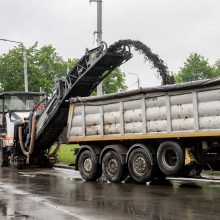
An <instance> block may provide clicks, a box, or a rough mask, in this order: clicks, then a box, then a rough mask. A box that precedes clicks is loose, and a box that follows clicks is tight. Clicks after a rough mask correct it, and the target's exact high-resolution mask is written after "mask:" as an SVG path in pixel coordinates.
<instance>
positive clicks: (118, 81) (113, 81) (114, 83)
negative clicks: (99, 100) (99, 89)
mask: <svg viewBox="0 0 220 220" xmlns="http://www.w3.org/2000/svg"><path fill="white" fill-rule="evenodd" d="M126 89H127V86H126V84H125V74H124V73H123V72H122V71H121V69H120V68H116V69H115V70H114V71H113V72H112V73H110V75H108V76H107V77H106V78H105V79H104V81H103V93H104V94H109V93H113V92H121V91H125V90H126Z"/></svg>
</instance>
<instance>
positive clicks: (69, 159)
mask: <svg viewBox="0 0 220 220" xmlns="http://www.w3.org/2000/svg"><path fill="white" fill-rule="evenodd" d="M54 148H55V146H53V148H52V149H54ZM76 148H79V145H78V144H62V145H61V147H60V149H59V151H58V153H57V154H58V160H59V163H63V164H74V163H75V161H76V155H74V149H76Z"/></svg>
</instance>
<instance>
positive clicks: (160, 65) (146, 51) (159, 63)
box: [108, 39, 174, 85]
mask: <svg viewBox="0 0 220 220" xmlns="http://www.w3.org/2000/svg"><path fill="white" fill-rule="evenodd" d="M126 46H128V47H133V48H134V50H135V51H137V52H139V53H140V54H143V55H144V60H145V61H150V63H151V64H152V65H153V67H154V68H155V69H156V70H157V72H158V73H159V75H160V77H161V78H162V84H163V85H167V84H174V77H173V75H170V74H169V71H168V67H167V65H166V64H165V63H164V61H163V60H162V59H161V58H160V57H159V55H158V54H156V53H153V52H152V51H151V48H150V47H148V46H147V45H145V44H144V43H142V42H141V41H138V40H130V39H127V40H119V41H117V42H115V43H114V44H112V45H110V47H109V49H108V50H109V52H113V51H117V50H119V49H121V48H123V47H126Z"/></svg>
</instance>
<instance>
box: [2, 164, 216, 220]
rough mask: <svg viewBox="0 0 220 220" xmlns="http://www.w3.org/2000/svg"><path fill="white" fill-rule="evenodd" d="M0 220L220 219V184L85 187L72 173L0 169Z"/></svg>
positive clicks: (51, 170)
mask: <svg viewBox="0 0 220 220" xmlns="http://www.w3.org/2000/svg"><path fill="white" fill-rule="evenodd" d="M0 219H49V220H52V219H53V220H56V219H57V220H62V219H91V220H93V219H94V220H95V219H97V220H99V219H106V220H109V219H112V220H113V219H114V220H117V219H118V220H119V219H120V220H121V219H123V220H125V219H126V220H127V219H135V220H136V219H200V220H201V219H220V182H215V183H206V182H202V183H200V182H198V181H197V182H196V184H195V183H194V182H189V181H177V180H176V181H172V184H170V183H169V182H164V183H160V184H156V183H154V184H153V185H135V184H131V183H127V184H109V183H105V182H103V183H101V182H95V183H92V182H84V181H83V180H82V179H81V178H80V177H79V174H78V173H77V172H75V171H73V170H63V169H43V170H42V169H41V170H37V169H35V170H11V169H7V168H3V169H0Z"/></svg>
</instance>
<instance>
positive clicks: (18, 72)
mask: <svg viewBox="0 0 220 220" xmlns="http://www.w3.org/2000/svg"><path fill="white" fill-rule="evenodd" d="M26 51H27V57H28V84H29V90H30V91H39V90H40V88H42V89H43V91H45V92H47V93H50V92H52V90H53V88H54V80H55V79H57V78H60V77H61V76H63V75H65V74H66V68H67V64H66V62H65V61H64V60H63V59H62V57H60V56H59V55H58V54H57V52H56V50H55V48H53V47H52V46H51V45H47V46H43V47H41V48H38V45H37V43H35V44H34V45H33V46H32V47H30V48H26ZM22 52H23V48H22V46H21V45H20V46H18V47H15V48H14V49H12V50H10V51H9V52H8V53H7V54H3V55H2V56H0V82H1V86H2V89H3V90H4V91H24V76H23V57H22Z"/></svg>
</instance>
